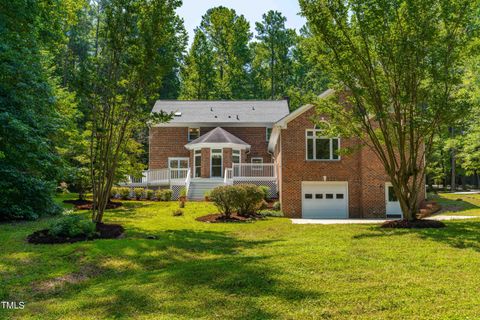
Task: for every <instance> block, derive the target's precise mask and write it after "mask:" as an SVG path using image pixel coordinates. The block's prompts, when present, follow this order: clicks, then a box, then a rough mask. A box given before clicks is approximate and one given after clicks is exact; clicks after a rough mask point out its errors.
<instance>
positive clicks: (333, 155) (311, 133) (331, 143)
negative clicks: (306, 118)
mask: <svg viewBox="0 0 480 320" xmlns="http://www.w3.org/2000/svg"><path fill="white" fill-rule="evenodd" d="M306 139H307V160H338V159H340V157H339V156H338V150H339V148H340V143H339V142H340V141H339V138H328V137H324V136H322V135H321V130H307V131H306Z"/></svg>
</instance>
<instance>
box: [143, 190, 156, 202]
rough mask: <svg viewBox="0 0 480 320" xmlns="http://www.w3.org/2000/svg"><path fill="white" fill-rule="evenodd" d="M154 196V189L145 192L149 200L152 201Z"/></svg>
mask: <svg viewBox="0 0 480 320" xmlns="http://www.w3.org/2000/svg"><path fill="white" fill-rule="evenodd" d="M154 195H155V191H153V190H152V189H147V190H145V197H146V198H147V200H152V199H153V197H154Z"/></svg>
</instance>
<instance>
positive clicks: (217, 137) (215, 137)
mask: <svg viewBox="0 0 480 320" xmlns="http://www.w3.org/2000/svg"><path fill="white" fill-rule="evenodd" d="M210 145H213V146H214V147H215V146H218V147H230V148H238V149H249V148H250V145H249V144H248V143H246V142H245V141H243V140H242V139H240V138H238V137H236V136H234V135H233V134H231V133H230V132H228V131H226V130H225V129H223V128H220V127H216V128H215V129H213V130H211V131H209V132H207V133H205V134H204V135H203V136H201V137H198V138H197V139H195V140H193V141H192V142H190V143H187V144H186V145H185V148H187V149H189V150H190V149H193V148H205V147H208V146H210Z"/></svg>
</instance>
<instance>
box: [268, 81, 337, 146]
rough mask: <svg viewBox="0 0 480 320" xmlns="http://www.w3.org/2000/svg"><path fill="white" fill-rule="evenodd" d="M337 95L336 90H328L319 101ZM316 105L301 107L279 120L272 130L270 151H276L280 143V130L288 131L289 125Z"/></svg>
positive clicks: (269, 142)
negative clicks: (278, 142) (276, 146)
mask: <svg viewBox="0 0 480 320" xmlns="http://www.w3.org/2000/svg"><path fill="white" fill-rule="evenodd" d="M334 93H335V90H333V89H327V90H325V91H324V92H322V93H321V94H320V95H319V96H318V98H319V99H326V98H328V97H330V96H331V95H332V94H334ZM313 107H314V105H313V104H306V105H303V106H301V107H300V108H298V109H297V110H295V111H293V112H292V113H290V114H287V115H286V116H285V117H283V118H282V119H280V120H278V121H277V122H276V123H275V124H274V125H273V129H272V134H271V135H270V140H269V141H268V151H270V152H273V150H274V149H275V145H276V144H277V141H278V137H279V136H280V130H282V129H286V128H287V124H288V123H289V122H290V121H292V120H293V119H295V118H296V117H298V116H300V115H301V114H303V113H304V112H306V111H308V110H310V109H311V108H313Z"/></svg>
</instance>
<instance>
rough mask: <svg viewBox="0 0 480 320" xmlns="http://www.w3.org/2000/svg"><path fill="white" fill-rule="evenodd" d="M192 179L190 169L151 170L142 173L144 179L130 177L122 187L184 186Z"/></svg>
mask: <svg viewBox="0 0 480 320" xmlns="http://www.w3.org/2000/svg"><path fill="white" fill-rule="evenodd" d="M187 177H190V168H182V169H151V170H146V171H143V172H142V177H140V178H135V177H133V176H129V177H128V178H127V181H126V182H124V183H120V185H127V186H132V187H135V186H147V185H169V184H175V185H183V184H185V183H186V182H187V181H186V179H187Z"/></svg>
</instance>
